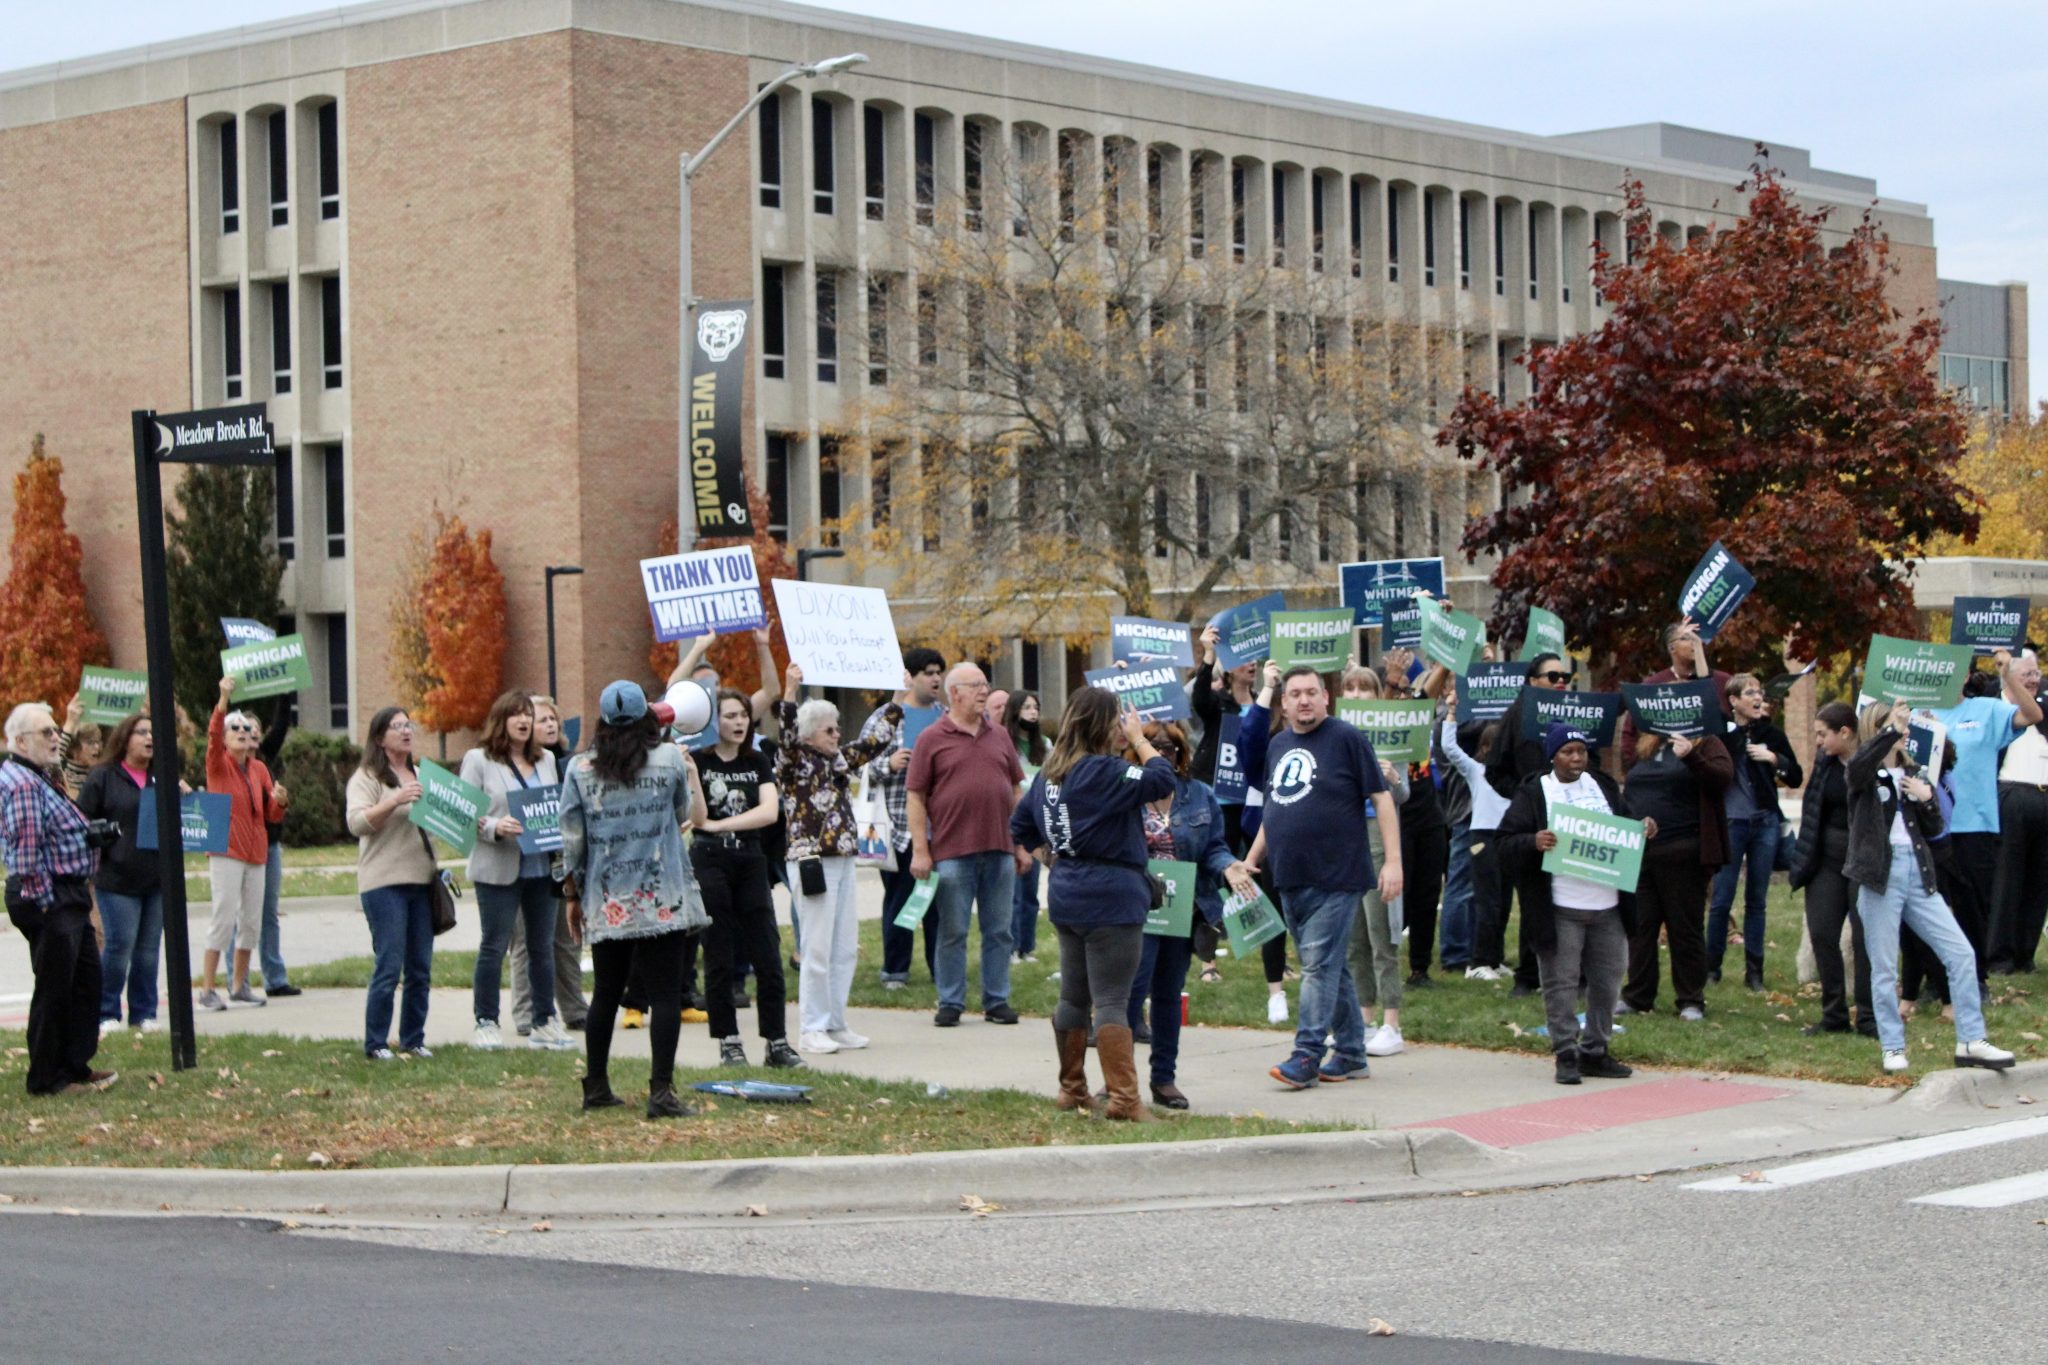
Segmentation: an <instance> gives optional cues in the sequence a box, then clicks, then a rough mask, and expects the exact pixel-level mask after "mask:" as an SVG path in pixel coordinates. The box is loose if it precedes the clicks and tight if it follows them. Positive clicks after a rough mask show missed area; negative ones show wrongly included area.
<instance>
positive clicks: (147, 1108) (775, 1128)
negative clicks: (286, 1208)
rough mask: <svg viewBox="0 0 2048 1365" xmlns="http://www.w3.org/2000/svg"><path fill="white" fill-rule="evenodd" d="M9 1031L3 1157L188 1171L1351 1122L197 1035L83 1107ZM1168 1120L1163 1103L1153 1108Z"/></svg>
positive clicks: (1295, 1128) (596, 1157)
mask: <svg viewBox="0 0 2048 1365" xmlns="http://www.w3.org/2000/svg"><path fill="white" fill-rule="evenodd" d="M22 1042H23V1038H22V1035H21V1034H20V1033H19V1032H12V1033H9V1032H0V1132H5V1133H6V1134H7V1142H6V1145H5V1146H4V1147H0V1164H4V1165H9V1166H154V1167H161V1166H198V1167H225V1168H239V1169H283V1170H307V1169H311V1168H313V1167H314V1166H316V1165H317V1164H318V1163H314V1162H311V1161H309V1158H310V1157H311V1155H312V1154H313V1153H316V1152H317V1153H320V1154H321V1155H323V1156H325V1157H326V1158H327V1160H328V1162H329V1163H330V1168H347V1167H370V1166H471V1165H489V1164H497V1163H507V1164H509V1163H513V1162H519V1163H528V1162H543V1163H580V1162H604V1161H696V1160H713V1159H719V1158H729V1157H771V1156H856V1155H870V1154H876V1153H915V1152H929V1151H949V1150H963V1149H979V1148H994V1147H1030V1146H1049V1145H1050V1146H1064V1145H1074V1144H1083V1143H1110V1142H1162V1141H1175V1140H1187V1139H1197V1138H1223V1137H1253V1136H1265V1135H1270V1134H1275V1133H1292V1132H1314V1131H1332V1130H1336V1129H1340V1128H1345V1127H1349V1126H1351V1125H1345V1124H1296V1123H1288V1122H1285V1121H1282V1120H1271V1119H1264V1118H1244V1119H1233V1118H1225V1117H1216V1116H1207V1115H1187V1114H1173V1115H1171V1116H1168V1117H1165V1118H1164V1119H1163V1121H1161V1122H1158V1123H1147V1124H1129V1123H1104V1122H1098V1121H1094V1120H1090V1119H1086V1118H1082V1117H1080V1116H1077V1115H1073V1114H1062V1113H1059V1112H1058V1111H1057V1110H1055V1109H1054V1108H1053V1106H1052V1102H1051V1101H1050V1100H1049V1099H1046V1098H1044V1097H1041V1096H1035V1095H1026V1094H1023V1093H1021V1092H1019V1091H1015V1090H973V1091H957V1092H954V1093H952V1094H950V1095H941V1096H936V1097H934V1096H931V1095H927V1094H926V1093H925V1087H924V1086H923V1085H922V1084H918V1083H904V1082H888V1081H871V1080H864V1079H861V1078H859V1077H853V1076H843V1075H829V1076H828V1075H823V1074H819V1073H813V1072H808V1071H804V1072H797V1073H791V1072H787V1071H761V1070H745V1071H742V1070H739V1069H737V1068H735V1069H733V1070H730V1071H727V1070H704V1071H681V1072H678V1073H677V1082H676V1084H677V1089H678V1091H680V1092H685V1093H684V1098H685V1099H686V1100H688V1101H689V1102H691V1103H694V1104H697V1105H698V1106H699V1108H700V1109H701V1111H702V1112H701V1113H700V1114H699V1115H698V1116H696V1117H694V1118H687V1119H680V1120H675V1121H671V1122H662V1123H650V1122H648V1121H647V1119H646V1118H645V1117H644V1116H643V1115H642V1113H641V1106H643V1105H644V1103H645V1099H646V1086H647V1080H646V1063H645V1062H641V1061H637V1060H628V1059H622V1060H621V1061H620V1062H619V1063H618V1064H617V1065H616V1066H615V1067H614V1068H613V1071H612V1081H613V1086H614V1088H615V1089H616V1090H617V1091H618V1093H619V1094H620V1096H621V1097H622V1098H624V1099H626V1100H627V1101H628V1107H626V1108H623V1109H611V1110H603V1111H599V1112H597V1113H593V1114H585V1113H583V1112H581V1109H580V1107H579V1106H580V1098H581V1090H580V1087H579V1081H578V1077H579V1075H580V1074H581V1072H582V1066H583V1062H582V1056H581V1054H580V1053H576V1052H535V1051H531V1050H529V1049H524V1048H519V1049H510V1050H507V1051H504V1052H476V1051H473V1050H472V1049H470V1048H468V1047H446V1048H439V1049H437V1050H436V1052H435V1055H434V1056H433V1057H432V1058H431V1059H428V1060H424V1061H412V1060H394V1061H390V1062H381V1063H371V1062H367V1061H365V1060H364V1059H363V1055H362V1052H361V1050H360V1049H359V1048H357V1047H356V1046H355V1045H354V1044H352V1043H348V1042H341V1041H333V1042H307V1041H305V1040H302V1039H290V1038H282V1037H274V1036H268V1035H255V1034H245V1035H239V1036H235V1037H202V1038H200V1039H199V1065H198V1066H197V1067H196V1068H195V1069H193V1070H190V1071H183V1072H174V1071H172V1070H171V1065H170V1060H171V1059H170V1048H169V1042H168V1038H167V1036H166V1035H164V1034H152V1035H148V1036H144V1035H142V1034H121V1035H118V1036H116V1037H113V1038H110V1039H108V1041H107V1044H106V1045H105V1046H103V1047H102V1048H101V1050H100V1055H99V1057H98V1058H96V1059H95V1062H96V1064H97V1065H99V1066H102V1067H108V1066H111V1067H114V1068H116V1069H118V1070H119V1071H120V1072H121V1080H120V1082H119V1084H117V1085H115V1086H114V1087H113V1088H112V1089H109V1090H107V1091H104V1092H102V1093H98V1094H92V1095H80V1096H72V1095H61V1096H54V1097H49V1098H32V1097H31V1096H29V1095H28V1094H27V1093H26V1092H25V1091H24V1090H23V1088H22V1073H23V1072H24V1070H25V1069H26V1067H27V1060H26V1053H25V1049H24V1048H23V1046H22ZM749 1076H751V1077H755V1078H758V1079H767V1080H777V1081H792V1080H794V1081H795V1082H797V1083H799V1084H803V1085H809V1086H812V1087H813V1090H812V1094H811V1103H809V1104H805V1105H764V1104H748V1103H745V1102H743V1101H740V1100H731V1099H722V1098H718V1097H715V1096H710V1095H691V1094H689V1093H687V1086H688V1085H689V1083H690V1082H693V1081H699V1080H710V1079H734V1078H736V1077H749ZM1160 1112H1161V1113H1162V1115H1164V1113H1165V1111H1160Z"/></svg>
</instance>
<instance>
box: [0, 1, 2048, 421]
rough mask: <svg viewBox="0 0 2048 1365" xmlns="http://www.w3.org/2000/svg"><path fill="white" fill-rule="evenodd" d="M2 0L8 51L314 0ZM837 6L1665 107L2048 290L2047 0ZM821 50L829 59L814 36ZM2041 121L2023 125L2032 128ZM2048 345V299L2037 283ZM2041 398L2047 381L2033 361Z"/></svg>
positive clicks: (1547, 123) (1459, 89)
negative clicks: (1890, 205) (1895, 210)
mask: <svg viewBox="0 0 2048 1365" xmlns="http://www.w3.org/2000/svg"><path fill="white" fill-rule="evenodd" d="M318 8H319V7H316V6H313V5H309V4H307V3H305V0H67V2H66V3H61V4H50V3H37V2H35V0H11V2H10V3H7V4H4V5H0V68H7V69H12V68H16V67H22V66H34V65H39V64H41V63H44V62H54V61H62V60H64V59H66V58H72V57H82V56H89V55H92V54H94V53H98V52H104V51H108V50H111V49H115V48H121V47H132V46H136V45H139V44H143V43H150V42H161V41H164V40H166V39H172V38H181V37H188V36H191V35H194V34H198V33H204V32H208V31H212V30H216V29H222V28H230V27H234V26H237V25H241V24H250V23H260V22H263V21H266V20H271V19H279V18H285V17H289V16H293V15H299V14H306V13H311V12H315V11H316V10H317V9H318ZM831 8H837V9H843V10H848V11H852V12H855V13H861V14H871V15H876V16H880V17H885V18H893V19H902V20H907V21H909V22H913V23H922V24H931V25H934V26H938V27H944V28H964V29H966V30H968V31H972V32H976V33H983V34H987V35H990V36H993V37H1001V38H1010V39H1014V40H1017V41H1020V42H1030V43H1037V44H1041V45H1044V46H1048V47H1056V48H1064V49H1068V50H1071V51H1077V52H1088V53H1094V54H1099V55H1102V56H1107V57H1116V58H1122V59H1125V60H1129V61H1139V62H1145V63H1148V64H1151V65H1155V66H1164V67H1171V68H1176V69H1179V70H1184V71H1191V72H1198V73H1201V74H1203V75H1210V76H1219V77H1224V78H1227V79H1231V80H1239V81H1249V82H1252V83H1254V84H1258V85H1268V86H1275V87H1278V88H1280V89H1284V90H1295V91H1302V92H1306V93H1310V94H1317V95H1327V96H1332V97H1336V98H1340V99H1351V100H1357V101H1360V102H1362V103H1367V104H1375V105H1380V106H1383V107H1386V108H1390V109H1400V110H1407V111H1412V112H1415V113H1421V114H1430V115H1435V116H1438V117H1442V118H1451V119H1460V120H1463V121H1466V122H1472V123H1482V124H1489V125H1493V126H1496V127H1501V128H1512V129H1516V130H1519V131H1523V132H1530V133H1560V132H1571V131H1576V130H1579V129H1584V128H1603V127H1609V126H1612V125H1615V124H1623V123H1647V122H1653V121H1659V120H1661V121H1664V122H1669V123H1683V124H1689V125H1691V126H1694V127H1699V128H1709V129H1714V130H1716V131H1719V132H1726V133H1734V134H1737V135H1740V136H1742V137H1754V138H1758V139H1761V140H1764V141H1766V142H1769V141H1778V142H1783V143H1787V144H1790V145H1794V146H1801V147H1806V148H1808V149H1809V150H1810V151H1811V152H1812V153H1813V161H1814V164H1815V165H1816V166H1819V167H1822V168H1824V169H1828V170H1838V171H1844V172H1848V173H1850V174H1855V175H1864V176H1871V177H1874V178H1875V179H1876V180H1877V184H1878V190H1879V192H1880V193H1882V194H1884V195H1887V196H1890V197H1893V198H1898V199H1907V200H1913V201H1916V202H1919V203H1924V204H1927V205H1928V206H1929V207H1930V209H1931V210H1932V212H1933V214H1934V220H1935V243H1936V245H1937V247H1938V249H1939V252H1940V270H1941V273H1942V275H1943V276H1945V277H1947V278H1951V279H1965V280H1978V281H1986V282H1996V281H2000V280H2025V281H2028V282H2029V283H2030V284H2032V285H2034V286H2036V287H2037V289H2039V288H2041V287H2043V286H2048V138H2044V137H2043V136H2042V131H2041V130H2042V128H2043V127H2044V126H2048V5H2044V4H2041V3H2038V0H1980V2H1979V3H1976V4H1968V5H1961V6H1957V7H1955V8H1951V7H1950V6H1948V5H1943V4H1928V3H1926V0H1800V3H1795V4H1789V5H1788V4H1785V3H1784V0H1716V3H1713V4H1710V5H1698V4H1679V3H1669V4H1665V5H1664V6H1663V7H1662V8H1658V7H1656V6H1646V5H1642V4H1637V3H1629V4H1622V3H1617V2H1615V0H1594V3H1581V4H1577V5H1572V6H1568V7H1567V6H1554V5H1532V4H1529V3H1528V0H1514V2H1513V3H1509V2H1508V0H1399V2H1398V3H1390V2H1389V0H1351V3H1348V4H1345V3H1334V4H1333V3H1330V0H1314V2H1313V3H1311V2H1309V0H1262V3H1259V4H1256V5H1252V6H1246V5H1244V4H1241V3H1231V4H1226V3H1223V0H1028V3H1020V2H1019V0H1009V2H1008V3H997V4H983V5H979V6H965V5H962V4H960V3H959V0H842V3H840V4H837V5H834V6H831ZM809 55H813V56H824V55H828V54H824V53H815V54H809ZM2030 128H2031V129H2032V130H2033V131H2032V132H2029V131H2028V129H2030ZM2031 302H2032V304H2033V307H2032V309H2031V313H2032V319H2031V323H2032V325H2031V331H2032V341H2033V345H2032V346H2031V347H2030V350H2031V351H2033V352H2042V353H2044V354H2048V352H2044V350H2043V348H2044V345H2048V297H2037V298H2035V299H2033V300H2031ZM2031 378H2032V387H2033V390H2034V396H2035V398H2036V399H2039V398H2040V397H2041V396H2042V394H2043V393H2044V391H2048V390H2044V384H2048V379H2044V377H2043V376H2042V375H2041V373H2040V372H2039V369H2038V368H2037V369H2036V372H2035V373H2034V374H2033V375H2032V377H2031Z"/></svg>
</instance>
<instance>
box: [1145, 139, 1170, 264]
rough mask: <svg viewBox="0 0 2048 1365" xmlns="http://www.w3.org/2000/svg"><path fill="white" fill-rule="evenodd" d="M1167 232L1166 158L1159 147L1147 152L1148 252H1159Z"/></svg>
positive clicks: (1146, 216) (1146, 224) (1146, 221)
mask: <svg viewBox="0 0 2048 1365" xmlns="http://www.w3.org/2000/svg"><path fill="white" fill-rule="evenodd" d="M1165 231H1166V158H1165V157H1163V156H1161V155H1160V154H1159V149H1158V148H1157V147H1152V148H1149V149H1147V151H1146V152H1145V232H1146V246H1147V249H1148V250H1151V251H1157V250H1159V245H1160V243H1161V242H1162V241H1164V240H1165V238H1164V235H1163V234H1164V233H1165Z"/></svg>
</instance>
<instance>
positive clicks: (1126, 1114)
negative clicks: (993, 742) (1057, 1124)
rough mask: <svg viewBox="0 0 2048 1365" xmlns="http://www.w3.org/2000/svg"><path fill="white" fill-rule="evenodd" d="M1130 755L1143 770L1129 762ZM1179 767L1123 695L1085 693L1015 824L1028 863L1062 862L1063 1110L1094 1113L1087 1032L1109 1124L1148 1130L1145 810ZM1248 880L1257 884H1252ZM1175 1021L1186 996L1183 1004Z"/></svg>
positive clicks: (1058, 906) (1058, 1027) (1056, 896)
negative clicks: (1138, 1020) (1139, 1049)
mask: <svg viewBox="0 0 2048 1365" xmlns="http://www.w3.org/2000/svg"><path fill="white" fill-rule="evenodd" d="M1126 746H1128V747H1129V748H1130V750H1132V751H1133V752H1134V753H1135V754H1136V756H1137V758H1138V760H1139V761H1140V763H1142V764H1143V766H1142V767H1138V766H1134V765H1133V764H1131V763H1130V762H1128V761H1127V760H1126V759H1125V758H1124V757H1123V752H1122V751H1123V750H1124V749H1125V747H1126ZM1177 785H1178V779H1177V778H1176V777H1175V775H1174V771H1173V767H1172V765H1171V764H1169V763H1168V762H1167V761H1166V760H1165V759H1164V758H1162V757H1161V756H1160V754H1159V751H1158V750H1157V749H1155V748H1153V747H1152V741H1151V739H1149V738H1148V737H1147V736H1146V734H1145V722H1144V721H1143V720H1141V719H1140V718H1139V716H1138V713H1137V712H1136V711H1135V710H1126V711H1124V713H1123V715H1122V717H1121V718H1119V716H1118V714H1117V699H1116V694H1115V693H1113V692H1110V691H1108V690H1107V689H1105V688H1100V687H1084V688H1082V689H1081V690H1080V691H1079V692H1076V693H1075V694H1074V695H1073V696H1072V697H1070V698H1069V699H1068V701H1067V712H1066V716H1065V718H1064V720H1063V721H1062V723H1061V725H1060V735H1059V739H1058V740H1056V741H1055V742H1054V743H1053V746H1052V753H1051V754H1049V755H1047V757H1046V760H1045V766H1044V767H1043V768H1041V769H1039V771H1038V776H1036V777H1034V778H1032V779H1031V786H1030V787H1029V788H1028V789H1027V790H1026V791H1025V793H1024V799H1023V800H1022V801H1020V802H1019V803H1018V804H1017V809H1016V810H1015V811H1014V812H1013V813H1012V814H1011V816H1010V836H1011V838H1012V839H1014V840H1015V841H1016V845H1017V863H1018V866H1020V867H1021V866H1023V864H1024V863H1025V862H1027V861H1028V860H1029V859H1030V858H1031V856H1032V854H1033V853H1034V852H1035V851H1036V850H1038V849H1041V848H1042V849H1046V850H1048V852H1049V853H1050V855H1051V860H1052V873H1051V875H1050V876H1048V877H1047V878H1046V897H1045V899H1046V905H1047V907H1048V910H1049V913H1050V915H1051V918H1052V925H1053V930H1054V932H1056V933H1057V934H1058V935H1059V941H1060V1002H1059V1005H1058V1007H1057V1008H1056V1009H1055V1010H1054V1011H1053V1016H1052V1028H1053V1036H1054V1038H1055V1039H1056V1040H1057V1041H1058V1045H1059V1059H1060V1093H1059V1098H1058V1099H1057V1100H1056V1101H1055V1103H1056V1104H1057V1105H1058V1106H1059V1107H1060V1108H1061V1109H1069V1110H1071V1109H1089V1108H1092V1106H1093V1103H1094V1102H1093V1100H1092V1098H1091V1097H1090V1095H1089V1093H1088V1072H1087V1059H1088V1026H1089V1024H1090V1023H1093V1024H1094V1026H1095V1051H1096V1055H1097V1056H1098V1057H1099V1058H1101V1060H1102V1079H1103V1084H1104V1086H1105V1088H1107V1090H1108V1091H1109V1108H1108V1110H1107V1116H1108V1117H1110V1118H1112V1119H1124V1120H1129V1121H1133V1122H1135V1121H1139V1120H1143V1119H1148V1118H1150V1117H1151V1111H1149V1110H1148V1109H1146V1107H1145V1105H1144V1103H1143V1102H1142V1101H1141V1100H1139V1098H1138V1066H1137V1059H1136V1057H1135V1056H1134V1055H1133V1053H1132V1050H1131V1026H1130V1023H1129V1020H1128V1018H1127V1009H1128V1006H1129V1002H1130V994H1131V986H1132V982H1133V981H1134V980H1135V978H1136V977H1137V974H1138V962H1139V959H1140V957H1141V956H1142V954H1143V952H1144V947H1145V913H1146V911H1147V909H1148V908H1150V905H1151V899H1152V888H1151V885H1150V883H1149V882H1148V881H1147V874H1146V868H1145V864H1146V849H1145V814H1144V810H1145V804H1146V803H1147V802H1149V801H1158V800H1161V799H1163V798H1166V797H1170V796H1172V795H1173V793H1174V790H1175V788H1176V786H1177ZM1247 880H1249V879H1247ZM1173 1009H1174V1012H1175V1014H1176V1016H1177V1015H1178V1014H1179V1011H1180V1002H1179V1000H1178V999H1176V1000H1175V1001H1174V1005H1173Z"/></svg>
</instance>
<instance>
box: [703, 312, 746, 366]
mask: <svg viewBox="0 0 2048 1365" xmlns="http://www.w3.org/2000/svg"><path fill="white" fill-rule="evenodd" d="M746 336H747V314H746V310H744V309H740V308H726V309H721V310H719V311H718V312H715V313H701V314H699V315H698V317H697V344H698V345H699V346H702V347H703V348H704V354H706V355H708V356H710V357H711V363H712V364H714V365H723V364H724V363H725V358H726V357H727V356H729V355H731V354H732V353H733V352H734V351H736V350H738V349H739V344H740V343H741V342H742V341H744V340H746Z"/></svg>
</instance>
